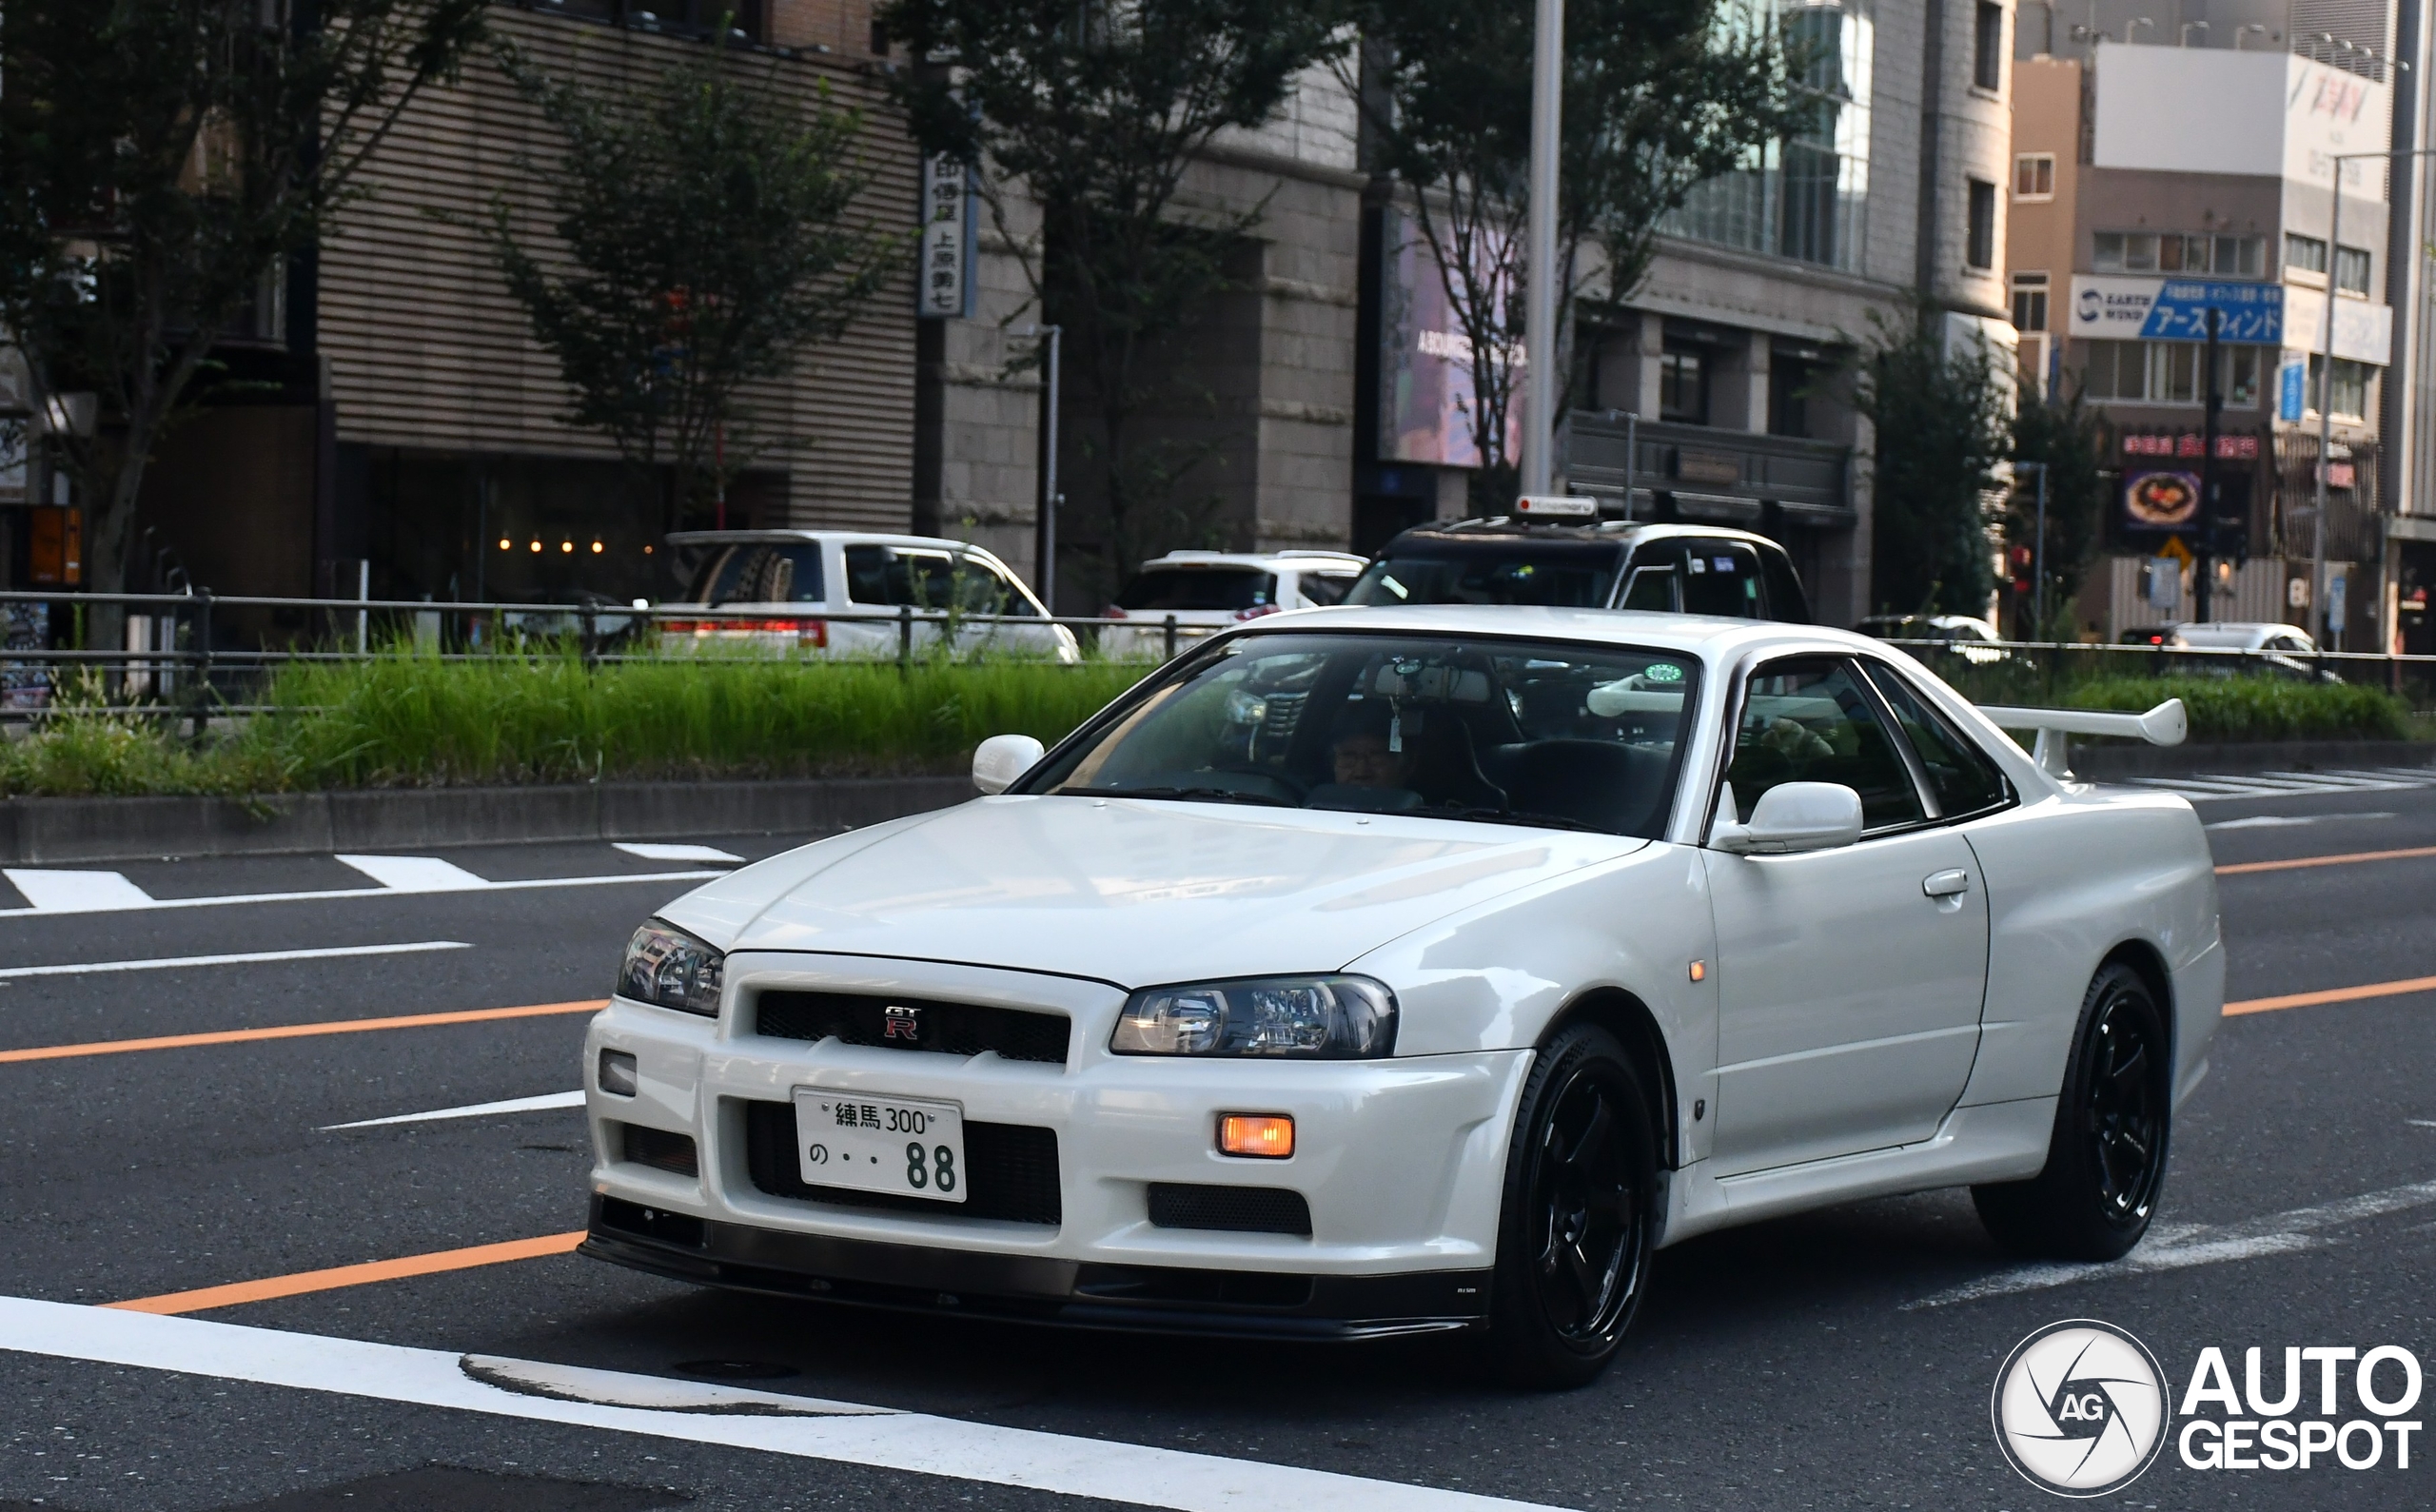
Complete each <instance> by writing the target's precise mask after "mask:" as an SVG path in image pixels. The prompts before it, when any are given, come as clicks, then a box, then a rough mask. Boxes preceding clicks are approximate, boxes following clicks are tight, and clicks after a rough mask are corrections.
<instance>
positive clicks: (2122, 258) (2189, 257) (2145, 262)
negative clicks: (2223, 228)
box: [2090, 231, 2290, 278]
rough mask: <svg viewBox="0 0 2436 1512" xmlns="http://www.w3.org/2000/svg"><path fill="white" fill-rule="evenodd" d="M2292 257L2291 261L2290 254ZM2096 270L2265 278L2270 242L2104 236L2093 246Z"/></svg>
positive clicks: (2124, 234) (2150, 233)
mask: <svg viewBox="0 0 2436 1512" xmlns="http://www.w3.org/2000/svg"><path fill="white" fill-rule="evenodd" d="M2286 255H2287V257H2288V258H2289V255H2290V254H2289V252H2288V253H2287V254H2286ZM2090 265H2091V266H2092V268H2094V269H2096V270H2097V271H2098V272H2100V273H2213V274H2216V275H2218V276H2220V277H2225V278H2264V277H2266V276H2267V238H2265V237H2263V236H2229V235H2218V234H2210V233H2201V234H2197V235H2190V236H2186V235H2183V234H2181V233H2179V232H2172V231H2169V232H2164V233H2159V232H2156V231H2100V232H2098V233H2097V234H2096V235H2095V237H2094V238H2093V239H2092V245H2091V250H2090Z"/></svg>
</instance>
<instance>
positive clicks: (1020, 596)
mask: <svg viewBox="0 0 2436 1512" xmlns="http://www.w3.org/2000/svg"><path fill="white" fill-rule="evenodd" d="M971 570H972V571H975V572H978V573H981V574H983V575H984V576H985V577H986V578H987V579H988V581H989V584H990V593H991V596H992V606H991V608H990V610H989V612H990V613H991V614H993V615H1024V616H1027V617H1029V616H1030V615H1031V612H1032V610H1031V599H1027V598H1025V597H1024V593H1023V590H1022V589H1021V588H1018V587H1016V586H1015V582H1014V579H1012V578H1010V577H1008V576H1007V575H1006V574H1005V573H1003V572H1001V571H999V570H998V569H997V568H995V567H984V566H982V565H981V564H980V563H979V562H973V563H972V565H971Z"/></svg>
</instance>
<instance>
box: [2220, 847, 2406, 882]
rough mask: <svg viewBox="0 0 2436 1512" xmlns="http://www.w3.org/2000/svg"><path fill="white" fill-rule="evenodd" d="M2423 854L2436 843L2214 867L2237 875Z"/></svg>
mask: <svg viewBox="0 0 2436 1512" xmlns="http://www.w3.org/2000/svg"><path fill="white" fill-rule="evenodd" d="M2423 855H2436V845H2416V846H2413V847H2411V848H2410V849H2409V850H2407V851H2354V852H2352V853H2350V854H2348V855H2304V856H2300V857H2298V858H2296V859H2294V860H2290V861H2238V862H2235V863H2234V864H2233V865H2231V866H2220V867H2218V868H2216V874H2217V875H2218V876H2238V875H2240V874H2242V873H2245V872H2289V871H2292V870H2294V869H2296V868H2299V867H2304V866H2349V865H2350V864H2351V863H2352V862H2354V861H2407V860H2409V859H2410V858H2411V857H2413V856H2423Z"/></svg>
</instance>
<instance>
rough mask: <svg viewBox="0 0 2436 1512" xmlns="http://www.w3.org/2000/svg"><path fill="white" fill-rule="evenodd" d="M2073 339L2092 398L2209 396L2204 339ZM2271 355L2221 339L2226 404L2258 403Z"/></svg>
mask: <svg viewBox="0 0 2436 1512" xmlns="http://www.w3.org/2000/svg"><path fill="white" fill-rule="evenodd" d="M2076 345H2078V346H2079V347H2081V348H2082V349H2083V353H2084V356H2083V361H2082V366H2081V385H2082V389H2081V391H2082V392H2083V393H2084V394H2086V395H2087V396H2088V397H2089V398H2091V399H2100V400H2112V401H2114V402H2115V403H2141V404H2191V405H2197V404H2200V403H2204V402H2205V401H2206V400H2207V397H2208V396H2207V395H2206V394H2205V393H2203V392H2202V391H2201V389H2200V386H2199V381H2200V375H2201V374H2202V373H2203V372H2205V371H2206V368H2207V359H2208V347H2207V344H2206V343H2204V342H2098V341H2086V342H2080V343H2077V344H2076ZM2267 356H2268V353H2267V348H2265V347H2261V346H2236V345H2232V344H2229V343H2219V344H2217V347H2216V385H2217V387H2216V391H2217V392H2218V393H2220V394H2222V395H2223V396H2224V397H2225V407H2226V408H2227V409H2256V408H2257V407H2258V399H2259V392H2260V386H2261V383H2260V381H2261V379H2262V377H2263V375H2264V374H2265V373H2266V371H2267ZM2355 365H2356V364H2355ZM2339 381H2340V380H2339V378H2338V382H2339Z"/></svg>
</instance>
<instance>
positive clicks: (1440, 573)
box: [1345, 515, 1810, 624]
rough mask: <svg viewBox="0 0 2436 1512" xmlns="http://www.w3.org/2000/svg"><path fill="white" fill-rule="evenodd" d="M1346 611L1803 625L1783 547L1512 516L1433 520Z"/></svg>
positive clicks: (1726, 533) (1726, 532)
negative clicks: (1461, 609) (1545, 610)
mask: <svg viewBox="0 0 2436 1512" xmlns="http://www.w3.org/2000/svg"><path fill="white" fill-rule="evenodd" d="M1345 601H1346V603H1349V604H1362V605H1368V606H1379V607H1385V606H1386V605H1391V604H1439V603H1475V604H1547V605H1551V606H1555V607H1559V608H1568V609H1648V610H1655V611H1658V612H1660V613H1674V614H1695V615H1728V616H1732V617H1734V618H1737V619H1778V620H1782V621H1785V622H1787V623H1790V624H1808V623H1809V622H1810V600H1809V598H1808V597H1807V596H1806V595H1805V594H1803V592H1802V589H1801V578H1800V575H1799V574H1798V573H1796V572H1795V571H1794V567H1793V560H1792V559H1791V558H1790V557H1788V556H1786V555H1785V549H1784V547H1782V546H1780V545H1778V544H1777V543H1776V542H1775V541H1773V540H1769V539H1768V538H1767V537H1765V536H1760V535H1755V534H1753V533H1752V532H1750V531H1747V530H1730V529H1726V528H1724V527H1722V526H1713V525H1681V524H1643V523H1633V522H1630V521H1626V520H1604V521H1600V522H1597V523H1583V524H1557V523H1552V522H1548V521H1545V520H1530V519H1524V518H1522V517H1521V516H1508V515H1491V516H1488V517H1486V518H1484V519H1479V520H1439V521H1437V522H1436V523H1434V524H1428V525H1417V526H1415V527H1413V528H1412V529H1410V530H1407V531H1405V532H1404V533H1403V534H1402V535H1399V536H1397V537H1396V538H1395V539H1394V540H1390V541H1388V542H1387V544H1386V545H1385V548H1383V549H1382V550H1381V551H1380V553H1379V556H1378V559H1377V560H1374V561H1372V562H1371V563H1370V565H1369V567H1368V568H1367V569H1366V570H1365V571H1364V573H1363V574H1362V578H1361V580H1359V581H1358V582H1356V583H1355V584H1354V585H1353V588H1352V591H1351V592H1349V593H1347V594H1346V596H1345Z"/></svg>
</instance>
